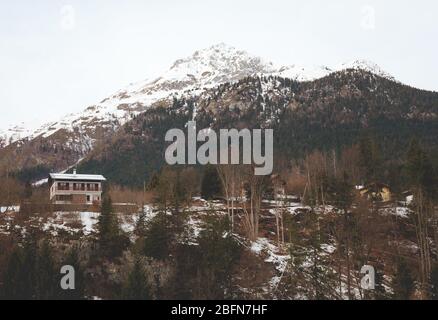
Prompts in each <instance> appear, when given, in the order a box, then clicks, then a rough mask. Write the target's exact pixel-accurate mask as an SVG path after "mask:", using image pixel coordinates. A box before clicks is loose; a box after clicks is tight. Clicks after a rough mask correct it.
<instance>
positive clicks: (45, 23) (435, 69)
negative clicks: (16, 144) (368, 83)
mask: <svg viewBox="0 0 438 320" xmlns="http://www.w3.org/2000/svg"><path fill="white" fill-rule="evenodd" d="M0 1H1V2H0V110H1V117H2V118H1V120H0V129H4V128H5V127H6V126H7V125H9V124H12V123H19V122H22V121H26V122H33V123H40V122H46V121H51V120H57V119H58V118H59V117H61V116H63V115H64V114H66V113H70V112H78V111H80V110H82V109H84V108H85V107H87V106H88V105H90V104H94V103H96V102H98V101H100V100H102V98H105V97H106V96H108V95H110V94H112V93H113V92H114V91H116V90H118V89H120V88H122V87H124V86H125V85H127V84H129V83H131V82H135V81H138V80H143V79H145V78H149V77H153V76H156V75H158V74H159V73H160V72H161V71H164V70H166V69H167V68H169V67H170V65H171V64H172V63H173V62H174V60H176V59H178V58H182V57H185V56H188V55H191V54H192V53H193V52H194V51H196V50H198V49H203V48H205V47H209V46H211V45H213V44H216V43H219V42H225V43H227V44H229V45H232V46H235V47H237V48H239V49H243V50H246V51H248V52H250V53H251V54H254V55H258V56H261V57H263V58H265V59H267V60H270V61H272V62H274V63H275V64H294V63H295V64H301V65H309V66H312V65H328V66H333V65H338V64H340V63H342V62H347V61H351V60H355V59H369V60H372V61H374V62H376V63H377V64H379V65H380V66H381V67H382V68H383V69H384V70H385V71H387V72H389V73H391V74H392V75H394V76H395V77H396V78H397V79H399V80H400V81H402V82H405V83H407V84H410V85H413V86H416V87H420V88H424V89H430V90H435V91H438V59H437V57H438V41H437V39H438V19H437V16H438V2H437V1H432V0H416V1H411V0H406V1H402V0H377V1H372V0H369V1H354V0H353V1H352V0H331V1H327V0H320V1H315V0H313V1H309V0H306V1H304V0H302V1H291V0H287V1H286V0H284V1H279V0H265V1H258V0H249V1H241V0H231V1H229V0H221V1H217V0H216V1H208V0H199V1H195V0H193V1H188V0H173V1H171V0H159V1H152V0H148V1H140V0H139V1H133V0H124V1H121V0H76V1H74V0H71V1H59V0H58V1H55V0H52V1H50V0H39V1H34V0H33V1H31V0H17V1H7V0H0Z"/></svg>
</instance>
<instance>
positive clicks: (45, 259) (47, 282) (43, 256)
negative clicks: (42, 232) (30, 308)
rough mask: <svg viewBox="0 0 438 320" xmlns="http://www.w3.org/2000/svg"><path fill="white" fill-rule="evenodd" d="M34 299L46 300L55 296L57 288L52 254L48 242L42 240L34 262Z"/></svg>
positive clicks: (56, 276)
mask: <svg viewBox="0 0 438 320" xmlns="http://www.w3.org/2000/svg"><path fill="white" fill-rule="evenodd" d="M35 274H36V279H37V281H36V299H38V300H48V299H53V298H54V297H55V293H56V290H57V284H58V283H57V278H58V272H57V271H56V269H55V262H54V260H53V256H52V249H51V247H50V244H49V242H48V241H47V240H46V241H44V242H43V244H42V246H41V248H40V250H39V252H38V257H37V264H36V272H35Z"/></svg>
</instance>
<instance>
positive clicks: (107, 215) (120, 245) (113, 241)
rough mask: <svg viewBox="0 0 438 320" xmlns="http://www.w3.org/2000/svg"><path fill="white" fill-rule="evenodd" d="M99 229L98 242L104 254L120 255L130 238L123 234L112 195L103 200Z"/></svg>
mask: <svg viewBox="0 0 438 320" xmlns="http://www.w3.org/2000/svg"><path fill="white" fill-rule="evenodd" d="M98 230H99V237H98V242H99V245H100V249H101V253H102V254H103V255H106V256H110V257H113V256H118V255H120V254H121V253H122V251H123V250H124V249H125V248H126V246H127V245H128V244H129V239H128V238H127V237H126V236H124V235H123V233H122V231H121V229H120V227H119V222H118V219H117V216H116V215H115V214H114V213H113V208H112V202H111V198H110V197H105V198H104V199H103V201H102V210H101V214H100V216H99V220H98Z"/></svg>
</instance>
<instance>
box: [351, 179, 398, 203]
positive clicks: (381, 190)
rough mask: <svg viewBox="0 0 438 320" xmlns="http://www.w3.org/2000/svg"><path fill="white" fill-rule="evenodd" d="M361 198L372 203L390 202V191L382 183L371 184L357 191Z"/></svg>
mask: <svg viewBox="0 0 438 320" xmlns="http://www.w3.org/2000/svg"><path fill="white" fill-rule="evenodd" d="M359 192H360V194H361V195H362V196H363V197H366V198H367V199H369V200H372V201H381V202H388V201H391V200H392V193H391V189H390V188H389V186H388V185H386V184H384V183H378V182H375V183H371V184H368V185H366V186H365V187H363V188H361V189H360V190H359Z"/></svg>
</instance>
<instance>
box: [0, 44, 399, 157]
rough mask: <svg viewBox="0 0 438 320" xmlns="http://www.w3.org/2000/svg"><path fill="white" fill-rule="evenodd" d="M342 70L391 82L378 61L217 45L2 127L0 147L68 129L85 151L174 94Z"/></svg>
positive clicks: (300, 78) (312, 76)
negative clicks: (103, 92) (80, 103)
mask: <svg viewBox="0 0 438 320" xmlns="http://www.w3.org/2000/svg"><path fill="white" fill-rule="evenodd" d="M345 69H361V70H365V71H368V72H372V73H374V74H377V75H379V76H382V77H386V78H388V79H391V80H394V78H393V77H391V76H390V75H388V74H387V73H386V72H384V71H383V70H382V69H381V68H380V67H378V66H377V65H376V64H374V63H372V62H369V61H366V60H357V61H353V62H351V63H345V64H342V65H341V66H339V67H337V68H334V69H331V68H328V67H324V66H318V67H312V68H307V67H303V66H299V65H290V66H281V67H278V66H274V65H273V64H272V63H271V62H267V61H265V60H263V59H262V58H260V57H257V56H252V55H250V54H248V53H247V52H246V51H242V50H238V49H236V48H234V47H232V46H229V45H226V44H224V43H219V44H216V45H213V46H211V47H208V48H206V49H203V50H198V51H196V52H194V53H193V54H192V55H191V56H189V57H186V58H183V59H179V60H177V61H175V62H174V63H173V64H172V66H171V67H170V69H168V70H167V71H166V72H164V73H163V74H162V75H161V76H160V77H159V78H157V79H154V80H152V81H150V80H145V81H141V82H138V83H135V84H131V85H129V86H128V87H126V88H125V89H122V90H119V91H118V92H116V93H115V94H113V95H112V96H110V97H108V98H106V99H104V100H102V101H101V102H100V103H98V104H96V105H92V106H89V107H88V108H86V109H85V110H84V111H82V112H79V113H77V114H70V115H67V116H66V117H64V118H63V119H60V120H59V121H57V122H51V123H48V124H45V125H43V126H41V127H40V128H39V129H37V130H29V128H27V129H26V128H25V127H23V126H20V127H16V128H13V129H9V130H7V132H3V133H2V132H1V131H0V148H1V147H4V146H6V145H8V144H10V143H12V142H14V141H17V140H20V139H24V138H27V139H28V140H31V139H33V138H35V137H38V136H42V137H49V136H51V135H53V134H54V133H56V132H58V131H59V130H61V129H64V130H66V131H67V132H70V134H71V135H72V136H73V138H72V139H73V140H75V137H76V135H77V134H76V133H79V134H80V135H81V138H80V140H86V141H87V143H86V145H81V146H79V147H77V148H76V149H80V150H88V149H90V146H91V145H92V144H93V143H94V140H96V139H98V138H99V136H101V135H102V129H103V130H115V129H117V128H118V127H119V126H120V125H123V124H124V123H125V122H126V121H128V120H130V119H131V117H132V116H133V115H136V114H138V113H141V112H143V111H145V110H146V109H147V108H149V107H150V106H151V105H153V104H154V103H157V102H160V101H163V100H168V99H171V98H172V97H173V96H181V95H195V94H199V93H201V92H202V91H203V90H204V89H206V88H212V87H215V86H218V85H220V84H223V83H226V82H236V81H238V80H240V79H243V78H245V77H248V76H256V75H264V76H271V75H272V76H280V77H284V78H290V79H293V80H296V81H311V80H315V79H319V78H322V77H325V76H327V75H329V74H330V73H332V72H335V71H341V70H345ZM97 132H99V133H97Z"/></svg>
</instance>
